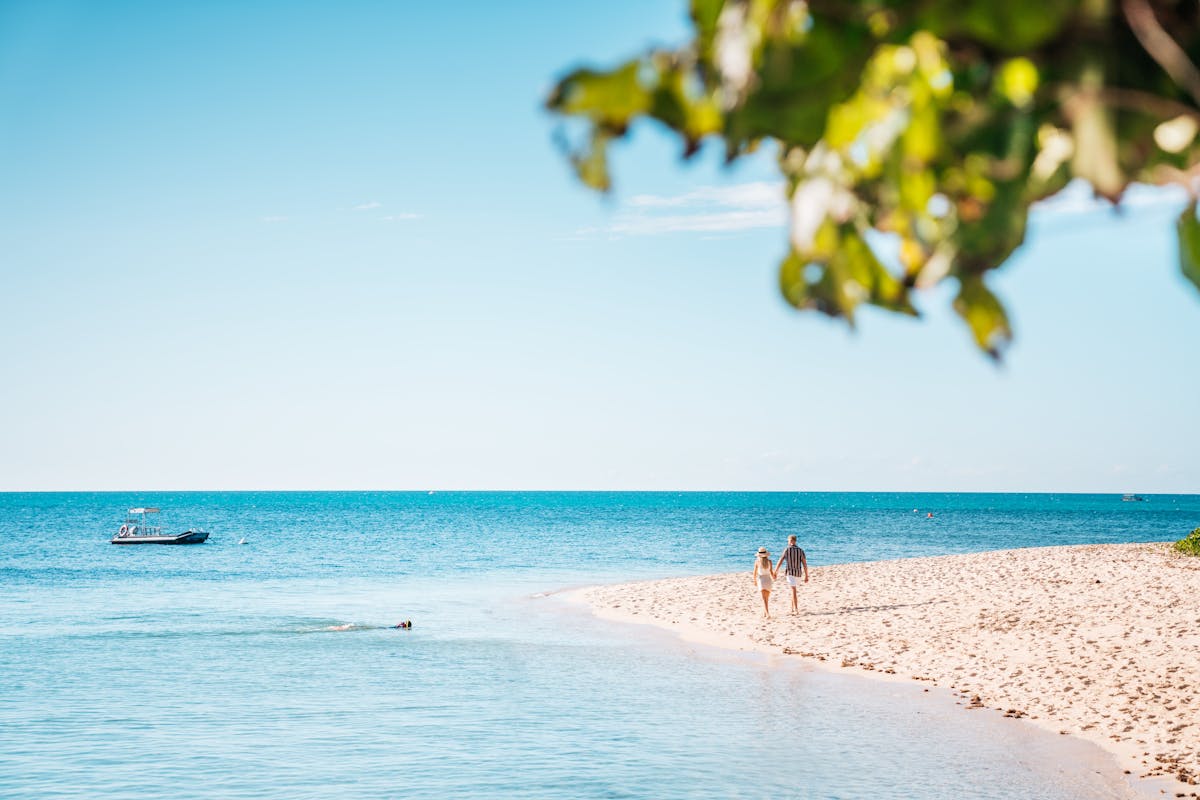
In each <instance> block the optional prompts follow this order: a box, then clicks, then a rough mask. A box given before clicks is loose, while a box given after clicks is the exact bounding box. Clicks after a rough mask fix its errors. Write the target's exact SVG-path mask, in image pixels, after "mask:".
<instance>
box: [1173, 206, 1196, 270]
mask: <svg viewBox="0 0 1200 800" xmlns="http://www.w3.org/2000/svg"><path fill="white" fill-rule="evenodd" d="M1175 230H1176V232H1177V233H1178V235H1179V269H1180V270H1181V271H1182V272H1183V276H1184V277H1185V278H1187V279H1188V280H1189V281H1191V282H1192V285H1193V286H1195V287H1196V288H1197V289H1200V221H1197V219H1196V202H1195V201H1194V200H1193V201H1192V203H1191V204H1190V205H1189V206H1188V207H1187V208H1185V209H1184V210H1183V213H1182V214H1180V215H1179V221H1178V222H1176V223H1175Z"/></svg>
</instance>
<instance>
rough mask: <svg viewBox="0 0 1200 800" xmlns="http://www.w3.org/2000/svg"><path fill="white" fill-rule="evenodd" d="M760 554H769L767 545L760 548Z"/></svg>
mask: <svg viewBox="0 0 1200 800" xmlns="http://www.w3.org/2000/svg"><path fill="white" fill-rule="evenodd" d="M758 554H759V555H761V556H765V555H766V554H767V548H765V547H760V548H758Z"/></svg>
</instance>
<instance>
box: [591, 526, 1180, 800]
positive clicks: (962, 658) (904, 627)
mask: <svg viewBox="0 0 1200 800" xmlns="http://www.w3.org/2000/svg"><path fill="white" fill-rule="evenodd" d="M751 560H752V555H748V556H747V571H746V572H743V573H735V574H727V575H712V576H702V577H692V578H674V579H667V580H657V581H645V582H638V583H629V584H621V585H617V586H600V587H592V588H587V589H581V590H578V591H576V592H574V593H572V595H571V597H572V598H573V599H576V600H579V601H582V602H584V603H586V604H588V605H590V606H591V608H592V609H593V610H594V612H595V613H596V614H597V615H599V616H602V617H604V618H608V619H613V620H619V621H626V622H638V623H649V624H653V625H657V626H662V627H664V628H667V629H669V630H672V631H675V632H677V633H679V634H680V635H681V636H683V637H685V638H687V639H689V640H692V641H696V642H700V643H706V644H711V645H717V646H721V647H727V648H740V649H747V650H748V649H753V650H759V651H764V652H771V653H782V654H790V655H795V656H797V657H799V658H804V659H808V660H811V661H812V662H814V663H819V664H822V665H824V666H826V667H830V668H833V669H840V668H844V669H847V670H854V671H856V672H860V673H866V674H871V675H875V676H879V677H884V678H890V679H912V680H916V681H924V682H928V683H929V684H930V685H935V686H939V687H945V688H948V689H952V690H953V691H955V692H958V693H959V694H961V696H962V703H963V705H964V706H965V707H966V708H968V709H975V710H980V709H996V710H999V711H1000V712H1003V713H1004V714H1005V715H1007V716H1014V717H1022V718H1026V719H1028V720H1030V721H1032V722H1033V723H1034V724H1037V725H1041V726H1043V727H1046V728H1049V729H1051V730H1054V731H1058V732H1061V733H1064V734H1072V735H1076V736H1080V737H1083V738H1085V739H1088V740H1091V741H1094V742H1096V743H1097V744H1099V745H1101V746H1102V747H1104V748H1106V749H1108V750H1110V751H1111V752H1114V753H1115V754H1116V755H1117V756H1118V758H1119V759H1120V761H1121V762H1123V763H1124V765H1125V768H1126V769H1127V770H1128V771H1129V772H1130V773H1131V774H1132V775H1134V776H1138V777H1152V776H1164V777H1171V778H1174V779H1176V780H1178V781H1180V782H1181V784H1177V785H1178V786H1179V789H1178V790H1177V791H1176V793H1175V796H1182V797H1200V787H1197V786H1196V784H1197V783H1200V559H1197V558H1191V557H1187V556H1183V555H1180V554H1177V553H1175V552H1174V551H1173V550H1171V548H1170V546H1169V545H1166V544H1124V545H1086V546H1077V547H1046V548H1030V549H1022V550H1005V551H996V552H988V553H978V554H971V555H957V556H943V557H937V558H917V559H902V560H895V561H879V562H871V563H861V564H845V565H835V566H827V567H818V568H815V569H813V570H812V572H811V581H810V583H808V584H807V585H806V586H804V587H803V588H802V590H801V593H800V612H799V614H797V615H792V614H790V612H789V605H790V590H789V589H788V588H787V586H786V585H785V584H784V583H783V582H782V581H778V582H776V585H775V589H776V591H775V592H774V593H773V594H772V598H771V611H772V615H773V616H772V618H771V619H769V620H768V619H763V618H762V616H761V614H762V603H761V599H760V597H759V595H758V591H757V589H756V588H755V586H754V585H753V583H752V580H751V577H750V571H749V567H750V566H751ZM980 713H982V712H980ZM1193 787H1195V788H1193Z"/></svg>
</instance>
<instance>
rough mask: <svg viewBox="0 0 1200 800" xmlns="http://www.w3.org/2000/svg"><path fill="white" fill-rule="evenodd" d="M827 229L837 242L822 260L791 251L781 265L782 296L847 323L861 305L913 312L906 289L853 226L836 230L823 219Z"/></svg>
mask: <svg viewBox="0 0 1200 800" xmlns="http://www.w3.org/2000/svg"><path fill="white" fill-rule="evenodd" d="M831 231H832V232H833V235H835V236H836V238H837V241H836V245H835V246H834V247H832V248H831V251H830V255H829V257H828V258H827V259H826V260H823V261H822V260H817V259H814V258H812V257H805V255H804V254H801V253H797V252H796V251H795V250H792V251H791V252H789V253H788V255H787V257H786V258H785V259H784V260H783V263H782V264H780V266H779V288H780V292H781V293H782V294H783V297H784V299H785V300H787V301H788V302H789V303H790V304H791V305H793V306H795V307H796V308H800V309H815V310H817V311H820V312H822V313H824V314H828V315H829V316H831V317H844V318H845V319H846V321H847V322H848V323H850V325H851V326H853V325H854V312H855V309H857V308H858V306H859V305H861V304H863V303H867V304H868V305H874V306H879V307H880V308H886V309H888V310H889V311H897V312H900V313H902V314H909V315H912V316H916V315H917V310H916V309H915V308H913V306H912V303H911V302H910V300H909V297H908V287H907V286H905V284H903V283H902V282H901V281H899V280H898V279H897V278H896V276H895V275H893V274H892V273H891V272H889V271H888V269H887V268H886V267H885V266H883V264H882V263H881V262H880V261H879V259H878V258H877V257H876V255H875V253H874V251H873V250H871V247H870V245H868V244H867V242H866V240H865V239H863V237H862V235H861V234H860V233H859V232H858V231H857V230H855V229H854V227H853V226H852V225H843V226H841V227H838V228H835V227H834V226H833V225H831V224H829V223H827V224H826V227H825V228H824V232H826V233H829V232H831ZM821 238H823V237H821Z"/></svg>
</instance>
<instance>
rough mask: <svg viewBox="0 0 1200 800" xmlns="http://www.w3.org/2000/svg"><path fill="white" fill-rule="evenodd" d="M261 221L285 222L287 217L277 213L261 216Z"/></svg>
mask: <svg viewBox="0 0 1200 800" xmlns="http://www.w3.org/2000/svg"><path fill="white" fill-rule="evenodd" d="M262 221H263V222H287V217H284V216H281V215H279V214H272V215H270V216H266V217H263V218H262Z"/></svg>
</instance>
